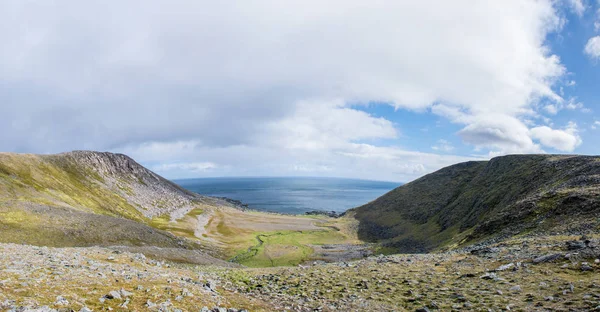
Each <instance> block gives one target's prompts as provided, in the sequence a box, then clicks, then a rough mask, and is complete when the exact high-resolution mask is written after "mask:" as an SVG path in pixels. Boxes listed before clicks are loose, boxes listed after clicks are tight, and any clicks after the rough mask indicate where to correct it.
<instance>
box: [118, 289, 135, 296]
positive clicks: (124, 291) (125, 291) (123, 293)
mask: <svg viewBox="0 0 600 312" xmlns="http://www.w3.org/2000/svg"><path fill="white" fill-rule="evenodd" d="M119 293H120V294H121V296H123V297H130V296H132V295H133V293H132V292H129V291H127V290H125V289H123V288H121V290H120V291H119Z"/></svg>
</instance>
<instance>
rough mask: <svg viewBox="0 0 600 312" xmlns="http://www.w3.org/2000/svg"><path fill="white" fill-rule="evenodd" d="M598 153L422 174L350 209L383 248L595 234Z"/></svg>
mask: <svg viewBox="0 0 600 312" xmlns="http://www.w3.org/2000/svg"><path fill="white" fill-rule="evenodd" d="M598 213H600V157H591V156H564V155H511V156H503V157H497V158H493V159H491V160H490V161H482V162H466V163H461V164H457V165H453V166H450V167H446V168H443V169H441V170H439V171H436V172H434V173H431V174H429V175H426V176H424V177H422V178H420V179H417V180H415V181H413V182H411V183H408V184H405V185H403V186H400V187H398V188H396V189H394V190H392V191H391V192H389V193H387V194H385V195H384V196H382V197H380V198H378V199H376V200H374V201H373V202H370V203H368V204H366V205H364V206H361V207H358V208H356V209H354V210H352V211H350V212H349V214H351V215H353V216H354V217H355V218H356V219H358V220H359V221H360V225H359V229H358V234H359V237H360V238H361V239H363V240H366V241H371V242H380V243H382V244H383V245H384V246H386V247H387V248H388V249H389V251H396V252H427V251H431V250H434V249H439V248H451V247H458V246H466V245H469V244H473V243H477V242H482V241H490V240H493V239H498V238H507V237H510V236H513V235H517V234H525V233H565V234H580V233H589V232H593V231H597V230H598V229H599V224H600V219H598V217H597V216H598Z"/></svg>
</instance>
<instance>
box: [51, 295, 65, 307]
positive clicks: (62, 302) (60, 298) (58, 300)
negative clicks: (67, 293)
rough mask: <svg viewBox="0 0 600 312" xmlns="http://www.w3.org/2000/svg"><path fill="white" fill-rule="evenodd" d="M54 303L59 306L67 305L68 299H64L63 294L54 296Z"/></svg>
mask: <svg viewBox="0 0 600 312" xmlns="http://www.w3.org/2000/svg"><path fill="white" fill-rule="evenodd" d="M54 304H55V305H60V306H67V305H69V301H68V300H67V299H65V298H64V297H63V296H58V297H56V301H55V302H54Z"/></svg>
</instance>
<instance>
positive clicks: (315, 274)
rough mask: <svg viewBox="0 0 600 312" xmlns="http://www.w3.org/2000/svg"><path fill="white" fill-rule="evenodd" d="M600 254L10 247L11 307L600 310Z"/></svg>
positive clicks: (1, 256) (2, 256)
mask: <svg viewBox="0 0 600 312" xmlns="http://www.w3.org/2000/svg"><path fill="white" fill-rule="evenodd" d="M598 247H599V240H598V238H583V239H581V238H579V237H573V236H571V237H567V236H552V237H529V238H520V239H514V240H511V241H507V242H502V243H498V244H496V245H492V246H486V247H480V248H472V249H470V250H464V251H461V252H452V253H443V254H425V255H392V256H375V257H369V258H365V259H363V260H358V261H354V262H338V263H330V264H315V265H307V266H299V267H279V268H262V269H238V268H222V267H206V266H191V265H184V264H176V263H164V262H158V261H156V260H152V259H149V258H146V257H145V256H143V255H141V254H132V253H128V252H120V251H115V250H112V249H107V248H59V249H55V248H46V247H32V246H23V245H14V244H2V245H0V310H7V311H25V310H27V309H29V310H32V309H38V311H53V309H54V310H59V311H61V310H62V311H89V310H92V311H107V310H116V311H125V310H134V311H143V310H154V311H203V310H202V309H204V311H207V310H208V311H210V310H213V309H214V310H215V311H240V310H248V311H434V310H439V311H452V310H454V311H465V310H466V311H469V310H472V311H508V310H511V311H594V310H597V311H600V274H598V273H599V272H600V264H599V262H600V261H599V260H597V259H596V257H598V255H599V253H598V251H599V249H598ZM219 308H221V310H219Z"/></svg>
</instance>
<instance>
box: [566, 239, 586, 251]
mask: <svg viewBox="0 0 600 312" xmlns="http://www.w3.org/2000/svg"><path fill="white" fill-rule="evenodd" d="M566 244H567V249H568V250H578V249H583V248H585V247H586V244H585V242H584V241H580V240H574V241H568V242H567V243H566Z"/></svg>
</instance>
